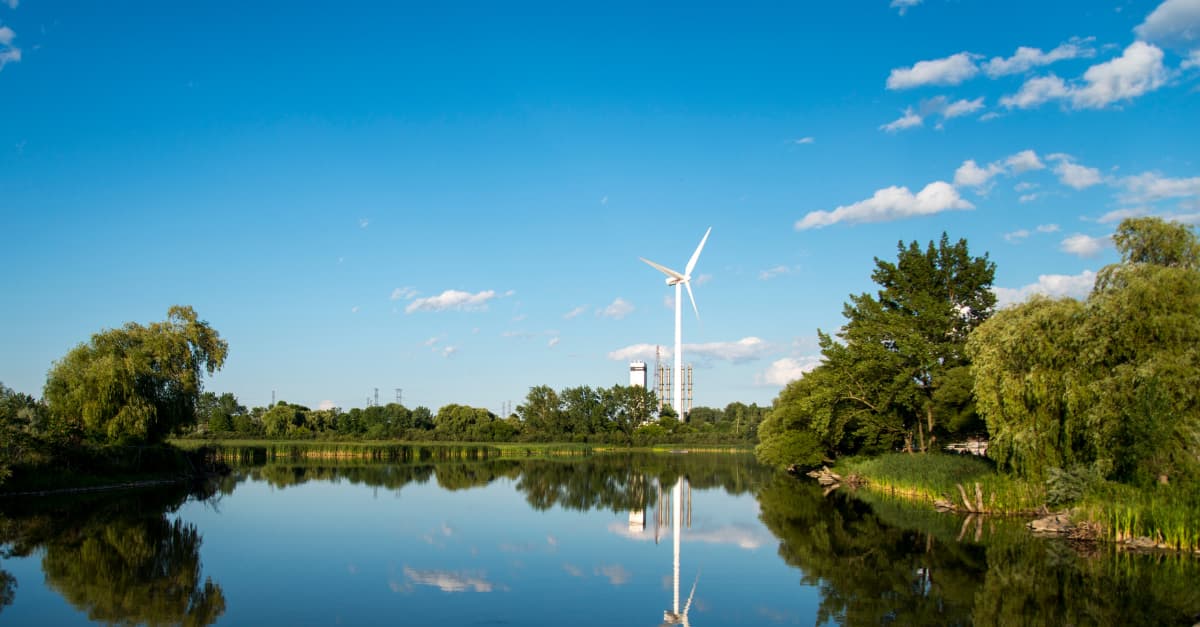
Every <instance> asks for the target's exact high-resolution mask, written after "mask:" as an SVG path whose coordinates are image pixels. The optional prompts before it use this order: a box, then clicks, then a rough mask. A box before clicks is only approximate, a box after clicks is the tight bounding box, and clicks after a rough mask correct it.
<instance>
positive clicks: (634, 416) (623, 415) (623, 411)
mask: <svg viewBox="0 0 1200 627" xmlns="http://www.w3.org/2000/svg"><path fill="white" fill-rule="evenodd" d="M605 402H606V404H608V405H609V406H610V411H611V414H610V415H611V416H612V422H613V424H614V425H615V426H616V427H617V429H618V430H620V431H621V432H622V433H624V434H625V437H626V438H628V439H630V440H632V439H633V431H634V429H637V428H638V427H639V426H641V425H642V424H643V423H645V422H648V421H649V420H650V419H651V417H652V416H653V412H654V409H655V407H657V405H658V399H657V398H656V397H655V395H654V392H652V391H651V390H648V389H646V388H644V387H642V386H640V385H614V386H612V388H610V389H608V390H606V394H605Z"/></svg>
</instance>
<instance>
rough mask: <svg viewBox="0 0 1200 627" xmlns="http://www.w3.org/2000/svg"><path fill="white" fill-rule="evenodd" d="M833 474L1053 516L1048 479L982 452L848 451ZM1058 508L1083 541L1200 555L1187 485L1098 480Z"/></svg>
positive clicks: (964, 507)
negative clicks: (1028, 477) (1010, 471)
mask: <svg viewBox="0 0 1200 627" xmlns="http://www.w3.org/2000/svg"><path fill="white" fill-rule="evenodd" d="M830 472H831V473H833V474H834V475H836V476H837V478H838V480H840V481H842V482H844V483H845V484H847V485H853V486H855V487H856V488H862V489H865V490H868V491H871V492H875V493H880V494H886V495H889V496H893V497H897V498H902V499H906V500H909V501H915V502H920V503H927V504H928V505H929V506H930V507H931V508H933V509H936V510H938V511H952V512H958V513H967V514H981V515H989V516H1027V517H1031V518H1032V517H1035V516H1039V515H1040V516H1045V515H1048V514H1051V511H1050V510H1051V508H1050V506H1049V505H1048V504H1047V502H1048V494H1047V489H1046V486H1045V484H1042V483H1036V482H1031V481H1025V480H1022V479H1017V478H1014V477H1009V476H1006V475H1002V474H1000V473H998V472H996V470H995V467H994V466H993V465H992V464H991V463H990V462H988V461H987V460H985V459H981V458H978V457H974V456H960V455H942V454H930V455H910V454H905V453H889V454H886V455H880V456H878V457H847V458H843V459H841V460H838V462H837V464H836V465H834V466H833V467H832V469H830ZM827 482H828V481H827ZM1055 509H1059V512H1058V515H1059V517H1060V520H1062V521H1063V524H1061V525H1058V526H1057V532H1058V533H1062V534H1064V535H1071V536H1072V537H1075V538H1077V539H1086V540H1096V541H1103V542H1112V543H1116V544H1119V545H1122V546H1127V547H1132V548H1156V549H1163V550H1172V551H1185V552H1197V553H1200V494H1198V493H1197V491H1196V490H1193V489H1188V488H1187V487H1186V486H1178V485H1156V486H1153V487H1151V488H1135V487H1133V486H1128V485H1123V484H1117V483H1112V482H1107V481H1098V482H1096V483H1094V484H1093V485H1090V486H1087V487H1086V489H1085V490H1083V491H1082V492H1081V494H1080V496H1079V497H1078V498H1077V499H1076V500H1074V502H1073V503H1071V504H1070V505H1069V506H1068V505H1063V506H1061V507H1059V508H1055Z"/></svg>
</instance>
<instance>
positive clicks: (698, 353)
mask: <svg viewBox="0 0 1200 627" xmlns="http://www.w3.org/2000/svg"><path fill="white" fill-rule="evenodd" d="M772 350H774V347H773V346H771V345H770V344H768V343H767V342H765V341H763V340H762V339H760V338H757V337H753V336H751V337H744V338H742V339H740V340H738V341H736V342H707V343H703V344H684V345H683V354H684V356H685V357H689V356H690V357H692V358H695V359H699V360H709V359H711V360H715V361H728V362H732V363H735V364H740V363H745V362H748V361H754V360H756V359H762V358H763V357H765V356H766V353H769V352H771V351H772Z"/></svg>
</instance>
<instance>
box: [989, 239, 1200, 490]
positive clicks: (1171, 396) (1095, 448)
mask: <svg viewBox="0 0 1200 627" xmlns="http://www.w3.org/2000/svg"><path fill="white" fill-rule="evenodd" d="M1114 241H1115V242H1116V245H1117V249H1118V251H1119V252H1120V253H1121V262H1120V263H1117V264H1113V265H1110V266H1107V267H1105V268H1103V269H1102V270H1101V271H1100V272H1099V273H1097V281H1096V286H1095V289H1093V291H1092V293H1091V295H1089V296H1088V299H1087V302H1086V304H1079V303H1072V302H1071V301H1046V300H1041V299H1035V300H1033V301H1030V302H1028V303H1025V304H1022V305H1018V306H1016V307H1014V308H1012V309H1009V310H1006V311H1004V312H1002V313H1003V315H1002V316H997V317H996V319H993V320H990V321H988V322H987V323H985V324H984V325H982V326H981V327H980V328H979V329H978V330H977V331H976V335H975V336H974V337H972V338H971V342H970V349H971V352H972V353H973V355H974V356H975V358H976V359H977V363H976V364H975V393H976V396H977V397H978V398H979V405H980V410H981V411H982V412H983V414H984V416H985V417H986V419H987V423H988V429H989V431H991V432H992V438H993V451H994V453H993V452H992V451H989V455H994V456H996V457H997V458H998V459H999V460H1000V461H1001V463H1002V464H1004V465H1005V467H1007V468H1008V469H1010V470H1012V471H1013V472H1016V473H1018V474H1022V475H1026V476H1031V477H1041V476H1044V475H1045V474H1046V473H1047V472H1048V471H1049V469H1050V468H1055V467H1059V468H1065V467H1067V466H1069V465H1086V466H1090V469H1091V471H1093V472H1094V474H1096V475H1099V476H1103V477H1108V478H1111V479H1116V480H1119V481H1123V482H1129V483H1133V484H1140V485H1147V484H1151V483H1154V482H1159V481H1176V480H1184V481H1195V480H1200V353H1198V352H1197V349H1196V347H1197V346H1200V316H1197V314H1196V312H1197V311H1200V241H1198V240H1197V238H1196V236H1195V234H1194V233H1193V232H1192V230H1191V229H1190V228H1189V227H1187V226H1184V225H1179V224H1170V223H1166V222H1164V221H1162V220H1160V219H1157V218H1138V219H1130V220H1125V221H1124V222H1122V223H1121V225H1120V226H1118V227H1117V234H1116V235H1115V236H1114Z"/></svg>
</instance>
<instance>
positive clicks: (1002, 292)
mask: <svg viewBox="0 0 1200 627" xmlns="http://www.w3.org/2000/svg"><path fill="white" fill-rule="evenodd" d="M1095 283H1096V273H1095V272H1092V271H1091V270H1084V271H1083V272H1081V273H1079V274H1075V275H1071V274H1043V275H1041V276H1039V277H1038V280H1037V282H1036V283H1031V284H1029V285H1025V286H1022V287H1017V288H1010V287H997V288H995V289H993V290H992V291H993V292H995V293H996V305H997V306H999V307H1008V306H1009V305H1014V304H1016V303H1022V302H1025V301H1026V300H1029V297H1030V296H1033V295H1034V294H1042V295H1044V296H1049V297H1052V298H1061V297H1063V296H1069V297H1071V298H1079V299H1083V298H1086V297H1087V295H1088V293H1089V292H1091V291H1092V286H1093V285H1095Z"/></svg>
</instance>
